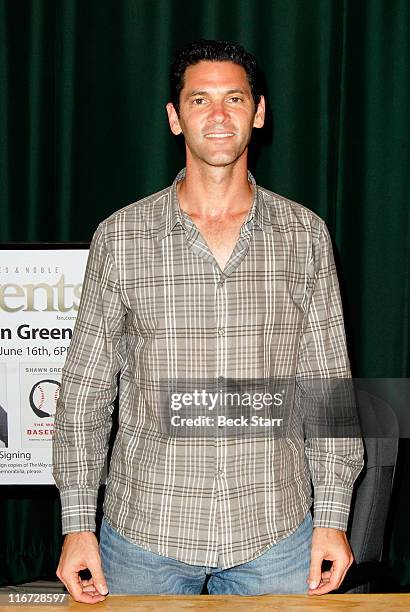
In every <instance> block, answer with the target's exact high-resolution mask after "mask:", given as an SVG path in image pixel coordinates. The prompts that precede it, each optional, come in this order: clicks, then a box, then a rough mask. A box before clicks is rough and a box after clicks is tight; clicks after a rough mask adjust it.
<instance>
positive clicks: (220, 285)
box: [218, 280, 225, 288]
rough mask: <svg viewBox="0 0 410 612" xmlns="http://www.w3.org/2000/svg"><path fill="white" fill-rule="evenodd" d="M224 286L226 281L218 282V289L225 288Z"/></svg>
mask: <svg viewBox="0 0 410 612" xmlns="http://www.w3.org/2000/svg"><path fill="white" fill-rule="evenodd" d="M224 284H225V281H224V280H220V281H218V287H219V288H221V287H223V286H224Z"/></svg>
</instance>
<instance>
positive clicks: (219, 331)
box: [218, 327, 225, 336]
mask: <svg viewBox="0 0 410 612" xmlns="http://www.w3.org/2000/svg"><path fill="white" fill-rule="evenodd" d="M218 334H219V335H220V336H224V335H225V330H224V328H223V327H220V328H219V329H218Z"/></svg>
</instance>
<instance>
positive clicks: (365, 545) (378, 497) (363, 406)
mask: <svg viewBox="0 0 410 612" xmlns="http://www.w3.org/2000/svg"><path fill="white" fill-rule="evenodd" d="M356 394H357V400H358V411H359V417H360V421H361V425H362V431H363V435H364V437H363V442H364V447H365V458H364V459H365V465H364V467H363V470H362V472H361V474H360V475H359V477H358V479H357V481H356V482H355V487H354V494H353V499H352V507H351V513H350V521H349V527H348V536H349V541H350V545H351V547H352V550H353V554H354V557H355V561H356V563H357V564H364V563H374V562H376V563H377V562H380V561H381V558H382V552H383V538H384V532H385V527H386V519H387V513H388V510H389V505H390V498H391V492H392V486H393V479H394V471H395V466H396V459H397V451H398V440H399V426H398V420H397V416H396V414H395V412H394V411H393V409H392V408H391V406H390V405H389V404H388V403H387V402H385V401H383V400H382V399H380V398H378V397H375V396H374V395H371V394H370V393H368V392H367V391H362V390H359V391H357V392H356ZM369 433H370V434H371V436H372V437H366V435H367V434H369ZM368 589H369V585H368V584H363V585H360V586H358V587H356V588H353V589H351V590H349V591H344V592H348V593H353V592H368Z"/></svg>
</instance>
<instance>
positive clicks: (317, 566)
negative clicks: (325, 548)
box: [306, 550, 323, 590]
mask: <svg viewBox="0 0 410 612" xmlns="http://www.w3.org/2000/svg"><path fill="white" fill-rule="evenodd" d="M322 561H323V556H322V554H321V553H317V552H315V551H313V550H312V554H311V557H310V568H309V577H308V579H307V580H306V582H307V583H308V585H309V589H310V590H313V589H316V588H317V587H318V586H319V584H320V581H321V579H322Z"/></svg>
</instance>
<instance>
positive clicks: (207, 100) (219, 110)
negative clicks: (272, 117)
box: [167, 61, 265, 166]
mask: <svg viewBox="0 0 410 612" xmlns="http://www.w3.org/2000/svg"><path fill="white" fill-rule="evenodd" d="M167 112H168V118H169V123H170V127H171V130H172V132H173V134H175V135H178V134H181V132H182V134H183V135H184V138H185V145H186V152H187V158H189V157H191V158H192V159H195V160H196V161H200V162H204V163H206V164H208V165H210V166H227V165H229V164H232V163H234V162H235V161H236V160H238V159H239V158H240V157H241V156H243V155H246V151H247V147H248V143H249V141H250V138H251V135H252V128H253V127H257V128H259V127H262V126H263V122H264V117H265V101H264V99H263V96H262V97H261V100H260V102H259V104H258V107H257V109H256V112H255V103H254V100H253V97H252V93H251V88H250V85H249V82H248V78H247V75H246V72H245V69H244V68H243V67H242V66H239V65H237V64H233V63H232V62H208V61H201V62H199V63H198V64H195V65H193V66H189V67H188V68H187V69H186V71H185V75H184V87H183V89H182V91H181V94H180V108H179V117H178V115H177V113H176V111H175V108H174V106H173V105H172V104H171V103H168V104H167Z"/></svg>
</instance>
